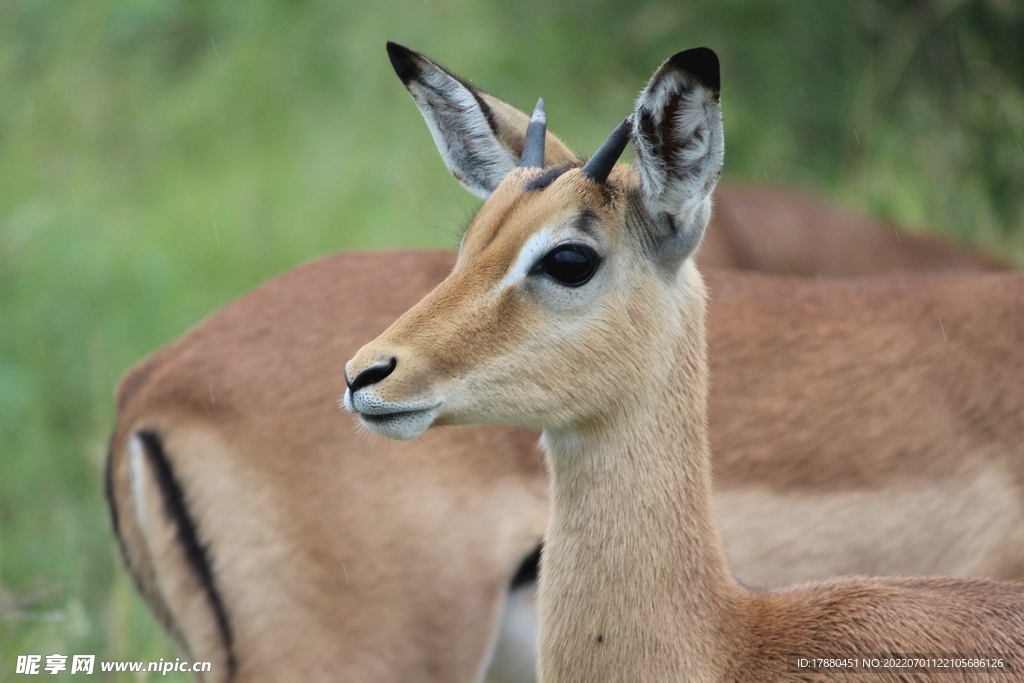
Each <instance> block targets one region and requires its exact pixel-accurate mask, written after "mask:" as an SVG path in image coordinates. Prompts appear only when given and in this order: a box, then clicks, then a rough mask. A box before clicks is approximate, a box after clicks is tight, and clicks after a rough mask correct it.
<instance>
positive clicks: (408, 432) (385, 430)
mask: <svg viewBox="0 0 1024 683" xmlns="http://www.w3.org/2000/svg"><path fill="white" fill-rule="evenodd" d="M435 418H437V410H436V409H434V408H431V409H429V410H410V411H407V412H402V413H388V414H386V415H368V414H366V413H360V414H359V421H360V422H362V423H363V426H364V427H366V428H367V429H369V430H370V431H371V432H376V433H378V434H380V435H381V436H386V437H388V438H389V439H398V440H399V441H406V440H408V439H415V438H416V437H417V436H419V435H420V434H422V433H423V432H425V431H427V428H429V427H430V425H432V424H433V423H434V419H435Z"/></svg>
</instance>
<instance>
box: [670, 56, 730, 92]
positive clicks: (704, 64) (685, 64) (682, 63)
mask: <svg viewBox="0 0 1024 683" xmlns="http://www.w3.org/2000/svg"><path fill="white" fill-rule="evenodd" d="M668 61H670V62H671V63H672V65H673V66H675V67H676V68H677V69H682V70H683V71H686V72H688V73H690V74H693V75H694V76H696V77H697V79H698V80H700V82H701V83H703V84H704V86H705V87H707V88H710V89H711V91H712V92H714V93H715V94H716V95H718V94H719V93H720V92H721V90H722V77H721V70H720V67H719V64H718V55H716V54H715V51H714V50H712V49H711V48H709V47H695V48H693V49H690V50H684V51H682V52H677V53H676V54H674V55H672V58H671V59H669V60H668Z"/></svg>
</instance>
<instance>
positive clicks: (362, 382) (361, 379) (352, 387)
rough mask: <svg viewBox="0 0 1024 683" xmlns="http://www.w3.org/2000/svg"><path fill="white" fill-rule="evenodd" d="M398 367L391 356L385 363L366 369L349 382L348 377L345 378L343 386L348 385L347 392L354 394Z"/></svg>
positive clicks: (395, 360)
mask: <svg viewBox="0 0 1024 683" xmlns="http://www.w3.org/2000/svg"><path fill="white" fill-rule="evenodd" d="M396 365H398V359H397V358H395V357H394V356H392V357H391V358H390V359H389V360H388V362H387V363H377V364H376V365H371V366H370V367H368V368H366V369H365V370H363V371H362V372H360V373H359V374H358V375H356V377H355V379H353V380H352V381H351V382H349V381H348V375H346V376H345V384H347V385H348V390H349V391H350V392H351V393H353V394H354V393H356V392H357V391H359V390H360V389H362V388H363V387H368V386H370V385H371V384H376V383H377V382H379V381H381V380H382V379H384V378H385V377H387V376H388V375H390V374H391V373H392V372H394V371H395V366H396Z"/></svg>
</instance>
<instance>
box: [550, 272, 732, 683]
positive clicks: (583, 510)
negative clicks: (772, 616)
mask: <svg viewBox="0 0 1024 683" xmlns="http://www.w3.org/2000/svg"><path fill="white" fill-rule="evenodd" d="M694 275H695V274H694ZM693 279H694V280H695V285H696V286H695V288H691V287H686V288H685V291H689V295H688V296H687V295H685V292H684V293H683V294H681V296H680V307H679V310H678V313H677V315H678V316H679V318H678V320H672V321H668V322H667V323H666V326H667V327H672V326H673V325H674V324H675V325H678V327H677V328H676V329H675V330H674V332H675V334H673V335H672V338H673V339H674V340H678V342H674V343H672V344H668V345H667V346H666V349H667V351H668V352H667V353H665V354H663V359H664V367H661V368H658V371H657V372H655V373H651V374H652V375H655V374H656V375H657V377H653V376H652V377H651V378H646V377H645V378H643V380H644V381H643V382H639V381H638V382H637V385H638V386H637V387H634V388H633V389H632V390H631V391H629V392H627V393H628V395H627V396H624V397H623V400H621V401H620V402H619V403H620V408H619V409H618V413H617V414H615V415H614V416H612V417H610V418H609V419H606V420H602V421H601V423H600V424H597V425H593V426H590V427H586V428H581V429H575V430H572V431H571V432H559V433H555V432H551V431H548V432H545V434H544V444H545V448H546V450H547V454H548V461H549V464H550V471H551V482H552V483H551V487H552V489H551V493H552V496H551V499H552V516H551V521H550V525H549V528H548V533H547V537H546V540H545V546H544V554H543V565H542V573H541V598H540V623H541V634H540V663H539V666H540V674H541V676H540V680H541V681H542V683H552V682H555V681H557V682H558V683H563V682H566V681H632V682H637V683H640V682H643V681H654V680H658V681H665V680H687V681H691V680H694V681H699V680H710V679H713V678H714V677H715V672H714V670H713V668H709V667H710V666H712V665H713V663H714V662H715V661H716V660H717V659H718V658H716V657H715V656H714V655H715V653H716V652H718V651H719V650H720V642H719V639H720V637H721V633H722V632H723V631H725V630H726V623H727V621H728V620H729V618H730V617H729V613H730V609H729V605H731V604H734V598H735V597H736V596H737V595H738V594H739V592H740V589H739V587H738V585H737V584H736V583H735V581H734V580H733V579H732V577H731V576H730V574H729V572H728V567H727V564H726V560H725V551H724V549H723V545H722V541H721V538H720V536H719V534H718V529H717V527H716V525H715V520H714V514H713V508H712V500H711V464H710V452H709V448H708V435H707V418H706V415H707V393H708V364H707V353H706V347H705V336H704V293H703V287H702V284H701V282H700V280H699V277H694V278H693ZM648 379H649V381H648Z"/></svg>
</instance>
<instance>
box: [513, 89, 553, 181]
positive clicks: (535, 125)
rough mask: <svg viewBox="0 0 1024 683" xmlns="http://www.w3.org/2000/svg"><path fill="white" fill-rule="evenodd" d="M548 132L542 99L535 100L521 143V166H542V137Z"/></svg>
mask: <svg viewBox="0 0 1024 683" xmlns="http://www.w3.org/2000/svg"><path fill="white" fill-rule="evenodd" d="M547 132H548V119H547V117H546V116H545V115H544V100H543V99H540V100H537V108H536V109H534V110H533V116H531V117H530V125H529V126H527V127H526V142H524V143H523V158H522V160H521V161H520V162H519V166H520V167H522V168H544V138H545V136H546V135H547Z"/></svg>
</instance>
